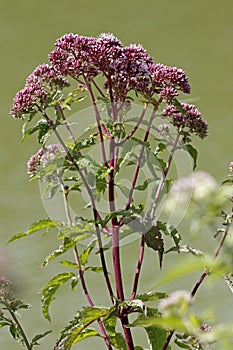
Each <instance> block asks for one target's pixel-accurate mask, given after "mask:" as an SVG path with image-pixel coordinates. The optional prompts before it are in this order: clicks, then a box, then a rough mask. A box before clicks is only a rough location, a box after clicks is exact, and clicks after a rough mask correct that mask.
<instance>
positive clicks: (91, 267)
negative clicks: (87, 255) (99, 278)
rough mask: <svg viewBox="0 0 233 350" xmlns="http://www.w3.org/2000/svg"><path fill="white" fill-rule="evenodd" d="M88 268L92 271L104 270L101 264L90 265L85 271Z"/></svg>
mask: <svg viewBox="0 0 233 350" xmlns="http://www.w3.org/2000/svg"><path fill="white" fill-rule="evenodd" d="M86 270H89V271H92V272H97V273H98V272H103V268H102V267H101V266H88V267H86V268H85V271H86Z"/></svg>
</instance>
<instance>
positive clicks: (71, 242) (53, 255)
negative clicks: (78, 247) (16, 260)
mask: <svg viewBox="0 0 233 350" xmlns="http://www.w3.org/2000/svg"><path fill="white" fill-rule="evenodd" d="M75 244H76V242H75V241H74V240H73V239H71V238H68V237H65V238H64V241H63V243H62V244H61V245H60V246H59V247H58V249H56V250H55V251H54V252H52V253H51V254H50V255H49V256H47V257H46V258H45V260H44V261H43V263H42V264H41V267H45V266H46V265H47V264H48V262H49V261H50V260H53V259H55V258H56V257H58V256H60V255H62V254H64V253H65V252H67V251H68V250H69V249H70V248H72V247H73V246H74V245H75Z"/></svg>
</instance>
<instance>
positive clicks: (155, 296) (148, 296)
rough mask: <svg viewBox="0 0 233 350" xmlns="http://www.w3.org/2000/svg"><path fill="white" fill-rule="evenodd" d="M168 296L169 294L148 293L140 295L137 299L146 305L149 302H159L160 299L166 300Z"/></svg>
mask: <svg viewBox="0 0 233 350" xmlns="http://www.w3.org/2000/svg"><path fill="white" fill-rule="evenodd" d="M167 296H168V294H167V293H162V292H148V293H145V294H138V295H136V299H140V300H141V301H143V302H144V303H145V302H147V301H153V300H159V299H164V298H167Z"/></svg>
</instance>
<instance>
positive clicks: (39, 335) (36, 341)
mask: <svg viewBox="0 0 233 350" xmlns="http://www.w3.org/2000/svg"><path fill="white" fill-rule="evenodd" d="M51 332H52V331H51V330H50V331H46V332H44V333H42V334H37V335H35V337H33V338H32V345H40V344H39V343H38V340H40V339H42V338H44V337H46V335H48V334H50V333H51Z"/></svg>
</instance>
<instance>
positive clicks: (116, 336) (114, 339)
mask: <svg viewBox="0 0 233 350" xmlns="http://www.w3.org/2000/svg"><path fill="white" fill-rule="evenodd" d="M116 322H117V318H116V317H114V316H112V317H109V318H107V319H106V320H105V321H104V326H105V329H106V331H107V333H108V335H109V338H110V343H111V345H112V346H114V347H115V348H116V349H120V350H126V349H127V348H126V343H125V339H124V337H123V335H122V334H121V333H117V331H116Z"/></svg>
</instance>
